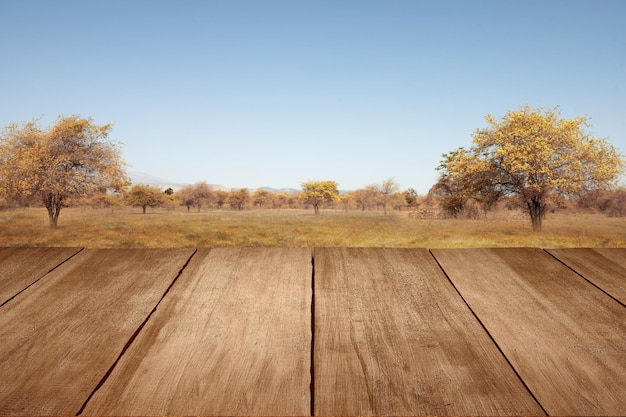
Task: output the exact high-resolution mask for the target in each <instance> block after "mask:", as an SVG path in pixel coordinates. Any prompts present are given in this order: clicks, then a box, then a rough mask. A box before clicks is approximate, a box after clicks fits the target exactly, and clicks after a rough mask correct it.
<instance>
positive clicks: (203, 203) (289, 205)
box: [4, 182, 425, 213]
mask: <svg viewBox="0 0 626 417" xmlns="http://www.w3.org/2000/svg"><path fill="white" fill-rule="evenodd" d="M395 187H397V186H395ZM424 198H425V197H424V196H422V197H420V196H418V194H417V192H416V191H415V190H414V189H412V188H409V189H407V190H404V191H398V190H394V191H393V192H389V191H388V189H385V188H383V187H382V186H381V185H368V186H366V187H364V188H362V189H358V190H355V191H352V192H348V193H342V194H339V193H337V199H336V200H335V201H323V202H322V208H323V209H341V210H346V211H347V210H359V211H372V210H379V211H381V212H382V213H385V212H386V210H388V209H389V210H407V209H412V208H416V207H418V205H419V204H420V200H423V199H424ZM8 204H9V203H8V202H6V201H5V202H4V205H5V206H7V205H8ZM13 206H15V204H13ZM79 206H82V207H93V208H113V207H137V208H140V209H141V210H142V212H143V213H146V212H147V209H148V208H170V209H174V208H176V207H184V208H186V210H187V211H188V212H192V213H193V212H201V211H207V210H235V211H241V210H258V209H312V208H313V203H312V202H310V201H309V200H308V199H307V196H306V195H305V193H304V190H303V191H302V192H298V193H285V192H272V191H269V190H265V189H257V190H250V189H248V188H239V189H234V190H224V189H217V188H214V187H211V186H209V185H208V184H207V183H206V182H198V183H196V184H192V185H187V186H185V187H183V188H180V189H178V190H174V189H172V188H166V189H164V188H161V187H157V186H153V185H144V184H136V185H133V186H130V187H128V188H127V189H126V190H124V191H122V192H117V193H111V192H100V193H95V194H93V195H90V196H87V197H82V198H76V199H72V200H69V201H66V207H79Z"/></svg>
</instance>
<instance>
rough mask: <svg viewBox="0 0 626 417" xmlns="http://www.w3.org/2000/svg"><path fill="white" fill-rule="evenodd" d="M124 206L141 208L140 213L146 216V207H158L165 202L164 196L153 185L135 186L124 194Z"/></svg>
mask: <svg viewBox="0 0 626 417" xmlns="http://www.w3.org/2000/svg"><path fill="white" fill-rule="evenodd" d="M124 199H125V201H126V204H128V205H130V206H134V207H141V210H142V213H143V214H146V207H152V208H155V207H160V206H162V205H163V204H164V203H165V202H166V200H167V197H166V194H165V193H164V192H162V191H161V189H160V188H159V187H155V186H153V185H144V184H137V185H133V187H132V188H131V189H130V191H128V193H126V195H125V198H124Z"/></svg>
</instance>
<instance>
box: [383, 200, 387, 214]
mask: <svg viewBox="0 0 626 417" xmlns="http://www.w3.org/2000/svg"><path fill="white" fill-rule="evenodd" d="M383 214H384V215H385V216H386V215H387V202H386V201H383Z"/></svg>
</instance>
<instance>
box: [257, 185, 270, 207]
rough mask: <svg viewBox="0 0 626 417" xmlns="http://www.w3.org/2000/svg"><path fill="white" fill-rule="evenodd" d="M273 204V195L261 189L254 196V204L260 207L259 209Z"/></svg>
mask: <svg viewBox="0 0 626 417" xmlns="http://www.w3.org/2000/svg"><path fill="white" fill-rule="evenodd" d="M271 202H272V194H271V193H270V192H269V191H267V190H263V189H259V190H256V191H255V192H254V194H252V204H253V205H255V206H258V207H259V208H263V207H264V206H267V205H268V204H270V203H271Z"/></svg>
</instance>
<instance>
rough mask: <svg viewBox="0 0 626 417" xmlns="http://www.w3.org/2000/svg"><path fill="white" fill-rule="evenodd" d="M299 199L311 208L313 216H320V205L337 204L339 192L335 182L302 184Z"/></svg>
mask: <svg viewBox="0 0 626 417" xmlns="http://www.w3.org/2000/svg"><path fill="white" fill-rule="evenodd" d="M300 198H302V200H303V201H304V202H305V203H307V204H311V205H312V206H313V210H314V212H315V215H318V214H320V204H322V203H333V202H338V201H339V200H340V199H339V190H337V183H336V182H335V181H308V182H303V183H302V193H301V194H300Z"/></svg>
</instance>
